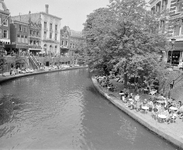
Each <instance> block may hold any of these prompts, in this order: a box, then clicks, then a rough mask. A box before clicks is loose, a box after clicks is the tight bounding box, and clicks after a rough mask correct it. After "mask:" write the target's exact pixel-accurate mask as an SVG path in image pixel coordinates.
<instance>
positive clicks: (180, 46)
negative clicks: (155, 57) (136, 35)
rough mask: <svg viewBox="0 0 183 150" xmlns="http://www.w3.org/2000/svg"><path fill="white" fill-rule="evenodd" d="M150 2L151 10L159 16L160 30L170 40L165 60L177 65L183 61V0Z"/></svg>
mask: <svg viewBox="0 0 183 150" xmlns="http://www.w3.org/2000/svg"><path fill="white" fill-rule="evenodd" d="M149 4H150V7H151V12H152V13H153V14H156V15H158V16H159V18H158V20H159V26H158V32H159V33H161V34H165V35H166V38H167V40H168V41H169V49H168V50H167V51H166V52H165V60H166V62H168V63H170V64H171V65H175V66H177V65H179V64H181V63H182V61H183V7H182V6H183V1H182V0H150V1H149Z"/></svg>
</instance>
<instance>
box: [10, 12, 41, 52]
mask: <svg viewBox="0 0 183 150" xmlns="http://www.w3.org/2000/svg"><path fill="white" fill-rule="evenodd" d="M12 20H13V22H19V23H20V22H23V23H24V26H23V25H19V28H18V29H16V30H19V33H18V34H20V33H21V34H23V33H26V35H23V39H22V37H21V38H20V42H21V43H24V44H27V51H28V52H31V53H32V54H34V55H36V54H37V53H39V52H41V51H42V48H41V23H40V18H39V17H36V16H32V15H31V12H29V14H28V15H19V16H13V17H12ZM25 25H27V27H25ZM18 36H19V35H17V38H19V37H18Z"/></svg>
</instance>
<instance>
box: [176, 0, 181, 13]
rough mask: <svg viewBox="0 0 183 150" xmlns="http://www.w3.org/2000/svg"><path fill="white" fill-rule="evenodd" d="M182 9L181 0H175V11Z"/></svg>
mask: <svg viewBox="0 0 183 150" xmlns="http://www.w3.org/2000/svg"><path fill="white" fill-rule="evenodd" d="M181 10H182V0H177V2H176V10H175V11H176V12H180V11H181Z"/></svg>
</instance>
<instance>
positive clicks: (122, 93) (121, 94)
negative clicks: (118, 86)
mask: <svg viewBox="0 0 183 150" xmlns="http://www.w3.org/2000/svg"><path fill="white" fill-rule="evenodd" d="M119 95H120V99H121V100H122V101H124V98H125V97H124V96H125V93H124V92H123V90H121V91H120V92H119Z"/></svg>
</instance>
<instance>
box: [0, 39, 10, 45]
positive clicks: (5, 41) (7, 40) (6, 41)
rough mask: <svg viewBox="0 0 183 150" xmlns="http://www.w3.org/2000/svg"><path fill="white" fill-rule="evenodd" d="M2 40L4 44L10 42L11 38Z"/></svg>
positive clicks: (0, 40)
mask: <svg viewBox="0 0 183 150" xmlns="http://www.w3.org/2000/svg"><path fill="white" fill-rule="evenodd" d="M0 42H2V43H4V44H10V39H0Z"/></svg>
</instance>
